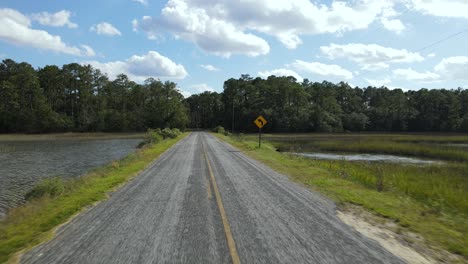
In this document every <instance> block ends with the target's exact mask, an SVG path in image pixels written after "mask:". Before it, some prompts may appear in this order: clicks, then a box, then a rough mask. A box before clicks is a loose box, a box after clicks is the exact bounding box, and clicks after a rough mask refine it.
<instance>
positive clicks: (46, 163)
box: [0, 139, 141, 218]
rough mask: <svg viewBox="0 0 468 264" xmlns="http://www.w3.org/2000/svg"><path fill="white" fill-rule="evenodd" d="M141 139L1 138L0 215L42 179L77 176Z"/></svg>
mask: <svg viewBox="0 0 468 264" xmlns="http://www.w3.org/2000/svg"><path fill="white" fill-rule="evenodd" d="M139 142H141V139H107V140H105V139H99V140H83V139H80V140H74V139H67V140H41V141H3V142H2V141H0V218H1V217H2V216H4V214H5V212H6V210H7V209H8V208H11V207H14V206H16V205H18V204H21V203H22V202H23V201H24V199H23V196H24V194H25V193H26V192H28V191H29V190H31V188H32V187H33V186H34V185H35V184H36V183H37V182H38V181H40V180H41V179H44V178H47V177H52V176H60V177H64V178H67V177H76V176H79V175H82V174H84V173H85V172H87V171H89V170H90V169H92V168H95V167H98V166H102V165H104V164H106V163H109V162H110V161H112V160H116V159H121V158H123V157H125V156H126V155H127V154H128V153H130V152H132V151H133V150H135V148H136V146H137V145H138V143H139Z"/></svg>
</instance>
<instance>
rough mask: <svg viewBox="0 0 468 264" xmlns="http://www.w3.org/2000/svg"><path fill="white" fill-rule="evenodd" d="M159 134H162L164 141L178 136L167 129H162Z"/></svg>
mask: <svg viewBox="0 0 468 264" xmlns="http://www.w3.org/2000/svg"><path fill="white" fill-rule="evenodd" d="M161 133H162V135H163V137H164V139H166V138H176V137H177V136H178V134H177V133H176V132H175V131H174V130H173V129H172V130H171V129H170V128H167V127H166V128H165V129H163V130H162V131H161Z"/></svg>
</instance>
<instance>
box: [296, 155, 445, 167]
mask: <svg viewBox="0 0 468 264" xmlns="http://www.w3.org/2000/svg"><path fill="white" fill-rule="evenodd" d="M289 154H292V155H298V156H302V157H307V158H311V159H322V160H347V161H370V162H391V163H404V164H423V165H424V164H428V165H429V164H440V163H441V162H440V161H434V160H423V159H417V158H408V157H400V156H394V155H380V154H349V155H341V154H329V153H289Z"/></svg>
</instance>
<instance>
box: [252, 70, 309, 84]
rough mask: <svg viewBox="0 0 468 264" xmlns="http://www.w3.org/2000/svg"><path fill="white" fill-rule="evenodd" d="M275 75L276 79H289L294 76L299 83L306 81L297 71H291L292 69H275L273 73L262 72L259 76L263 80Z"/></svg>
mask: <svg viewBox="0 0 468 264" xmlns="http://www.w3.org/2000/svg"><path fill="white" fill-rule="evenodd" d="M271 75H274V76H276V77H289V76H292V77H294V78H296V80H297V81H298V82H302V81H303V80H304V79H303V78H302V77H301V76H300V75H299V74H298V73H297V72H295V71H293V70H290V69H284V68H281V69H275V70H271V71H262V72H258V76H260V77H262V78H263V79H266V78H268V77H269V76H271Z"/></svg>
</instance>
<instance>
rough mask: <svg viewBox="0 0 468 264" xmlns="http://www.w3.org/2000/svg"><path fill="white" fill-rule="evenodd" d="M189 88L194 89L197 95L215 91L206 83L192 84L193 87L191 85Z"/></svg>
mask: <svg viewBox="0 0 468 264" xmlns="http://www.w3.org/2000/svg"><path fill="white" fill-rule="evenodd" d="M190 87H191V88H193V89H195V90H196V91H197V92H199V93H203V92H214V91H215V90H214V89H213V88H212V87H211V86H209V85H208V84H206V83H200V84H194V85H192V86H190Z"/></svg>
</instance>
